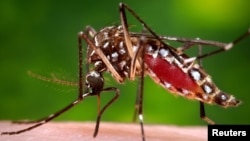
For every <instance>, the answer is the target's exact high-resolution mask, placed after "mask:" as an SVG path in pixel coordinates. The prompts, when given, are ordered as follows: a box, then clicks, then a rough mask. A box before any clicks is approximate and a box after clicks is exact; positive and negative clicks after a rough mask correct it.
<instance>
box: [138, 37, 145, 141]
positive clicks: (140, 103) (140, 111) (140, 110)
mask: <svg viewBox="0 0 250 141" xmlns="http://www.w3.org/2000/svg"><path fill="white" fill-rule="evenodd" d="M140 46H142V52H141V55H140V56H141V68H142V69H141V73H140V78H139V90H138V93H139V94H138V116H139V121H140V125H141V134H142V140H143V141H145V140H146V139H145V133H144V126H143V94H144V91H143V90H144V89H143V86H144V73H145V72H144V71H145V64H144V56H145V47H144V38H143V37H142V38H141V39H140Z"/></svg>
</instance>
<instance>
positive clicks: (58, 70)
mask: <svg viewBox="0 0 250 141" xmlns="http://www.w3.org/2000/svg"><path fill="white" fill-rule="evenodd" d="M119 2H120V1H118V0H110V1H109V2H107V1H94V0H71V1H65V0H60V1H50V0H37V1H31V0H22V1H19V0H1V1H0V20H1V21H0V36H1V37H0V67H1V69H0V120H18V119H38V118H41V117H44V116H47V115H49V114H51V113H53V112H55V111H57V110H59V109H61V108H62V107H64V106H66V105H67V104H69V103H71V102H72V101H73V100H74V99H75V98H76V97H77V89H76V88H74V87H68V86H59V85H56V84H52V83H48V82H43V81H41V80H37V79H35V78H32V77H30V76H29V75H27V71H29V70H31V71H33V72H36V73H39V74H42V75H45V76H50V75H51V73H53V74H55V75H56V76H57V77H59V78H61V79H67V80H71V81H76V80H77V33H78V32H79V31H80V30H82V29H84V27H85V26H86V25H91V26H92V27H94V28H95V29H96V30H99V29H101V28H103V27H105V26H107V25H111V24H113V23H119V13H118V3H119ZM123 2H125V3H127V4H128V5H129V6H130V7H131V8H132V9H134V10H135V12H136V13H138V14H139V15H140V16H141V18H142V19H144V20H145V22H146V23H148V24H149V25H150V27H151V28H152V29H153V30H154V31H156V32H157V33H158V34H162V35H172V36H180V37H189V38H196V37H200V38H201V39H209V40H217V41H222V42H228V41H231V40H233V39H235V38H236V37H238V36H239V35H240V34H242V33H243V32H245V31H247V29H248V28H249V27H250V8H249V6H250V1H249V0H203V1H201V0H189V1H184V0H172V1H171V0H169V1H165V0H157V1H154V2H152V1H151V2H150V1H134V0H127V1H123ZM128 19H129V21H128V22H129V24H130V25H137V26H138V27H140V24H139V23H138V22H136V20H135V19H134V18H133V17H132V16H128ZM249 46H250V37H248V38H247V39H245V40H244V41H242V42H241V43H239V44H238V45H237V46H236V47H235V48H233V49H232V50H230V51H228V52H224V53H221V54H218V55H215V56H212V57H208V58H206V59H204V60H203V65H204V68H205V69H206V70H207V72H208V73H209V74H210V75H211V76H212V77H213V80H214V81H215V83H216V84H217V85H218V86H219V87H220V89H222V90H224V91H226V92H229V93H232V94H233V95H235V96H236V97H237V98H239V99H241V100H242V101H243V104H242V105H240V106H239V107H237V108H229V109H224V108H221V107H219V106H211V105H206V112H207V115H208V117H210V118H211V119H213V120H214V121H215V122H217V123H220V124H250V90H249V86H250V85H249V78H250V77H249V72H250V64H249V60H250V55H249V51H250V48H249ZM210 48H211V47H208V48H206V49H204V50H205V51H209V49H210ZM213 49H215V48H213ZM188 53H190V55H191V56H195V55H197V51H196V50H192V51H188ZM106 80H107V83H106V86H116V87H118V88H120V90H121V96H120V98H119V99H118V100H117V101H116V102H115V103H114V104H113V105H112V106H111V107H110V108H109V109H108V110H107V111H106V112H105V113H104V115H103V119H102V120H103V121H112V122H131V121H132V117H133V112H134V102H135V94H136V87H137V83H136V81H134V82H130V81H127V82H126V83H125V84H122V85H119V84H117V83H116V82H115V81H114V80H113V78H111V77H110V76H109V75H107V77H106ZM111 96H112V94H109V95H108V94H107V95H102V104H104V103H105V102H106V101H107V100H108V99H110V98H111ZM144 97H145V99H144V119H145V123H146V124H175V125H206V123H205V122H203V121H202V120H200V118H199V103H198V102H197V101H190V100H186V99H185V98H182V97H176V96H173V95H172V94H169V93H168V92H167V91H166V90H165V89H163V88H161V87H160V86H158V85H156V84H155V83H154V82H153V81H152V80H151V79H150V78H148V77H146V82H145V96H144ZM96 114H97V100H96V98H95V97H90V98H87V99H86V100H84V101H83V102H82V103H81V104H80V105H78V106H76V107H74V108H73V109H71V110H70V111H68V112H66V113H65V114H63V115H62V116H60V117H59V118H57V119H56V120H57V121H58V120H60V121H62V120H63V121H65V120H66V121H69V120H73V121H94V120H95V119H96Z"/></svg>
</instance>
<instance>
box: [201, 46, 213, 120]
mask: <svg viewBox="0 0 250 141" xmlns="http://www.w3.org/2000/svg"><path fill="white" fill-rule="evenodd" d="M198 49H199V52H198V55H199V56H201V55H202V46H201V45H199V46H198ZM198 64H199V65H200V67H202V59H198ZM200 118H201V119H202V120H204V121H205V122H207V123H208V124H215V122H214V121H212V120H211V119H210V118H208V117H207V116H206V112H205V105H204V103H203V102H202V101H200Z"/></svg>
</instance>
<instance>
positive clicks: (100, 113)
mask: <svg viewBox="0 0 250 141" xmlns="http://www.w3.org/2000/svg"><path fill="white" fill-rule="evenodd" d="M104 91H114V92H115V96H114V97H113V98H112V99H111V100H110V101H109V102H108V103H107V104H106V105H105V106H104V107H103V108H102V109H101V111H100V112H99V113H98V116H97V119H96V126H95V131H94V134H93V136H94V137H96V136H97V134H98V131H99V125H100V121H101V117H102V114H103V113H104V111H105V110H106V109H107V108H108V107H109V106H110V105H111V104H112V103H113V102H114V101H115V100H116V99H117V98H118V97H119V95H120V90H119V89H117V88H115V87H109V88H105V89H103V90H102V91H101V92H104Z"/></svg>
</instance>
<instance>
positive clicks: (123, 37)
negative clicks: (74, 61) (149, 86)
mask: <svg viewBox="0 0 250 141" xmlns="http://www.w3.org/2000/svg"><path fill="white" fill-rule="evenodd" d="M126 12H129V13H130V14H131V15H133V16H134V17H135V18H136V19H137V20H138V21H139V22H140V23H141V24H142V25H143V28H144V29H145V30H147V33H145V32H130V31H129V30H128V23H127V18H126ZM119 13H120V18H121V25H119V26H108V27H105V28H103V29H101V30H100V31H98V32H96V31H95V30H94V29H93V28H92V27H90V26H87V27H86V29H85V30H84V31H81V32H79V34H78V49H79V54H78V55H79V58H78V63H79V68H78V71H79V72H78V73H79V80H78V98H77V99H76V100H75V101H73V102H72V103H70V104H69V105H68V106H66V107H64V108H63V109H61V110H60V111H58V112H56V113H54V114H52V115H50V116H48V117H45V118H42V119H40V120H37V121H24V122H22V121H20V123H34V125H33V126H30V127H28V128H25V129H22V130H18V131H11V132H2V133H1V135H6V134H7V135H13V134H20V133H23V132H26V131H29V130H31V129H33V128H36V127H38V126H41V125H43V124H45V123H47V122H49V121H50V120H52V119H54V118H56V117H57V116H59V115H61V114H62V113H64V112H66V111H67V110H69V109H70V108H72V107H73V106H75V105H77V104H79V103H80V102H81V101H82V100H83V99H84V98H86V97H88V96H97V98H98V116H97V120H96V127H95V130H94V137H96V136H97V134H98V130H99V124H100V120H101V116H102V114H103V113H104V111H105V110H106V109H107V108H108V107H109V106H110V105H111V104H112V103H113V102H114V101H115V100H116V99H117V98H118V97H119V95H120V91H119V89H118V88H116V87H107V88H104V78H103V73H104V72H109V73H110V74H111V75H112V76H113V78H114V79H115V80H116V81H117V82H119V83H123V82H124V81H125V80H126V78H127V79H130V80H134V79H135V78H137V77H138V78H139V81H138V82H139V87H138V89H139V90H138V92H137V95H136V102H135V114H136V115H137V116H138V118H139V122H140V126H141V134H142V140H143V141H144V140H145V133H144V128H143V86H144V76H145V74H147V75H149V76H150V77H151V78H152V79H153V80H154V81H155V82H156V83H157V84H159V85H161V86H162V87H163V88H165V89H167V90H169V91H170V92H172V93H174V94H178V95H181V96H183V97H186V98H189V99H196V100H199V101H200V117H201V118H202V119H203V120H204V121H206V122H207V123H208V124H215V122H213V121H212V120H211V119H209V118H208V117H207V116H206V114H205V108H204V103H208V104H217V105H219V106H222V107H230V106H237V105H239V103H240V101H239V100H237V99H235V97H234V96H232V95H230V94H227V93H225V92H222V91H221V90H220V89H219V88H218V87H217V86H216V85H215V83H214V82H213V81H212V79H211V77H210V76H209V75H208V74H207V73H206V71H205V70H204V69H203V68H202V66H201V63H200V60H201V59H203V58H205V57H208V56H212V55H214V54H218V53H220V52H224V51H227V50H230V49H231V48H232V47H233V46H234V45H235V44H237V43H238V42H239V41H241V40H242V39H243V38H245V37H247V36H248V35H249V34H250V29H248V31H247V32H245V33H244V34H242V35H241V36H240V37H238V38H236V39H235V40H234V41H232V42H230V43H222V42H216V41H209V40H200V39H187V38H177V37H167V36H159V35H157V34H156V33H155V32H154V31H152V30H151V28H149V26H148V25H147V24H146V23H145V22H144V21H143V20H142V19H141V18H140V17H139V16H138V15H137V14H136V13H135V12H134V10H132V9H131V8H130V7H129V6H127V5H126V4H124V3H120V5H119ZM82 40H84V41H85V42H86V43H87V45H88V46H87V55H86V62H85V63H86V66H85V67H86V70H87V73H86V74H84V73H83V58H82V56H83V48H82ZM166 41H176V42H180V43H183V46H182V47H179V48H173V47H171V46H170V45H169V44H168V43H167V42H166ZM195 45H197V46H198V47H201V46H205V45H212V46H216V47H218V49H217V50H215V51H212V52H209V53H206V54H202V53H201V52H200V53H199V55H198V56H195V57H189V56H188V55H186V54H185V53H184V51H185V50H187V49H189V48H191V47H194V46H195ZM174 76H178V77H174ZM45 79H46V78H45ZM47 79H49V78H47ZM52 81H53V80H52ZM104 91H112V92H114V96H113V98H112V99H111V100H110V101H109V102H108V103H107V104H106V105H105V106H104V107H102V108H100V104H99V103H100V95H101V94H102V92H104Z"/></svg>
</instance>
